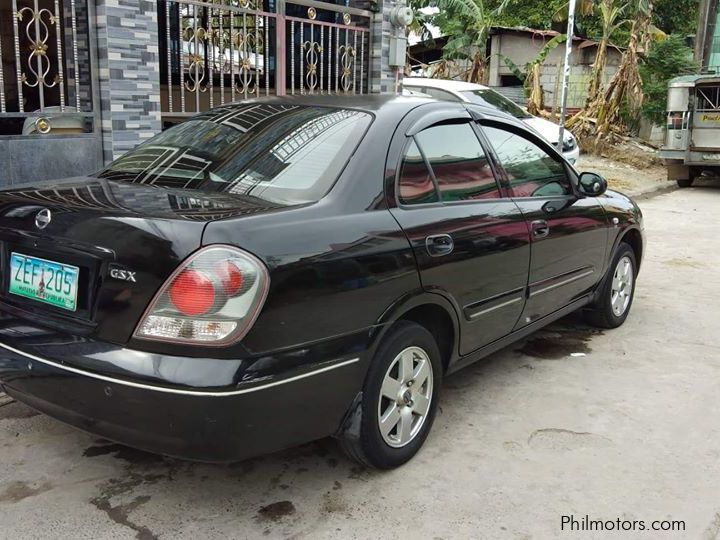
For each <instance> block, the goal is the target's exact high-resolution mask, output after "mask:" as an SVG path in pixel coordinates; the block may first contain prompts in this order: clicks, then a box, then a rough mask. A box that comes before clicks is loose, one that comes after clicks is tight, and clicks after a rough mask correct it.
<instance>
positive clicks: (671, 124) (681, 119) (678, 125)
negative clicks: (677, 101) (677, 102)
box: [667, 112, 685, 129]
mask: <svg viewBox="0 0 720 540" xmlns="http://www.w3.org/2000/svg"><path fill="white" fill-rule="evenodd" d="M684 124H685V113H683V112H671V113H668V120H667V128H668V129H683V128H684Z"/></svg>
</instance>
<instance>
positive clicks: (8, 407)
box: [0, 401, 40, 422]
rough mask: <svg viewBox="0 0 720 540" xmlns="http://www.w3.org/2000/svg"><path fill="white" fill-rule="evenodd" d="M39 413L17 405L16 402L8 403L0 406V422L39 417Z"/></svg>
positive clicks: (19, 404) (20, 404)
mask: <svg viewBox="0 0 720 540" xmlns="http://www.w3.org/2000/svg"><path fill="white" fill-rule="evenodd" d="M39 415H40V413H39V412H37V411H35V410H33V409H31V408H30V407H27V406H25V405H23V404H22V403H18V402H17V401H10V402H7V403H5V404H4V405H0V422H2V421H3V420H16V419H22V418H32V417H33V416H39Z"/></svg>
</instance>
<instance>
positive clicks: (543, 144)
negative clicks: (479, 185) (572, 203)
mask: <svg viewBox="0 0 720 540" xmlns="http://www.w3.org/2000/svg"><path fill="white" fill-rule="evenodd" d="M473 123H474V124H477V126H478V128H479V129H480V131H481V132H482V136H483V139H484V140H485V141H487V144H488V146H489V147H490V151H491V153H492V155H493V159H494V160H495V161H496V163H497V167H498V170H499V171H500V174H501V176H502V178H503V184H504V185H505V187H506V189H507V194H508V197H509V198H511V199H513V200H517V201H537V200H539V199H545V200H568V199H579V198H580V197H581V196H580V193H579V191H578V187H577V175H576V174H575V172H574V170H573V169H572V167H571V166H570V165H569V163H568V162H567V161H566V160H565V157H564V156H562V155H561V154H560V153H559V152H558V151H557V149H555V148H554V147H553V146H552V145H550V144H549V143H548V142H547V141H545V140H543V139H541V138H540V137H537V136H536V135H535V134H534V133H532V132H531V131H529V130H527V129H525V128H522V127H519V126H515V125H513V124H511V123H507V122H502V121H500V120H499V119H495V118H493V119H478V120H475V121H474V122H473ZM485 126H488V127H493V128H495V129H500V130H504V131H508V132H510V133H513V134H514V135H517V136H518V137H521V138H523V139H526V140H528V141H530V142H531V143H533V144H534V145H535V146H537V147H539V148H540V149H541V150H543V151H544V152H545V153H546V154H548V155H549V156H550V157H551V158H553V159H554V160H555V161H557V162H558V163H559V164H560V165H562V167H563V169H564V170H565V177H566V178H567V180H568V183H569V184H570V193H568V194H565V195H548V196H545V197H532V196H530V197H518V196H516V195H515V190H514V189H513V187H512V185H511V183H510V180H509V178H508V174H507V170H506V169H505V166H504V165H503V164H502V161H500V158H499V157H498V156H497V154H496V152H495V147H494V146H493V145H492V142H490V138H489V137H488V136H487V133H486V132H485V130H484V129H483V128H484V127H485ZM548 150H549V151H548Z"/></svg>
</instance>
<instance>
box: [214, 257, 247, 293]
mask: <svg viewBox="0 0 720 540" xmlns="http://www.w3.org/2000/svg"><path fill="white" fill-rule="evenodd" d="M215 272H216V273H217V275H218V277H219V278H220V282H221V283H222V286H223V290H224V291H225V294H227V295H228V296H237V294H238V293H240V291H241V290H242V287H243V283H245V277H244V276H243V273H242V270H240V268H239V267H238V265H237V264H235V263H234V262H232V261H221V262H219V263H218V264H217V265H216V266H215Z"/></svg>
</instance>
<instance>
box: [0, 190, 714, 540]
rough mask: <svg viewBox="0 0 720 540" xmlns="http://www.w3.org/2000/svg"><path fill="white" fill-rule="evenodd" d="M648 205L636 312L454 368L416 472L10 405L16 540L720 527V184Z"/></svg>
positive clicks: (328, 448)
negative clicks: (573, 524)
mask: <svg viewBox="0 0 720 540" xmlns="http://www.w3.org/2000/svg"><path fill="white" fill-rule="evenodd" d="M642 206H643V208H644V211H645V215H646V220H647V232H648V236H649V238H650V242H651V244H650V246H649V249H648V254H647V257H646V262H645V267H644V269H643V273H642V275H641V280H640V282H639V286H638V289H637V298H636V303H635V307H634V310H633V313H632V315H631V317H630V319H629V320H628V323H627V324H626V325H625V326H624V327H623V328H621V329H619V330H616V331H614V332H607V333H601V332H596V331H593V330H590V329H588V328H586V327H584V326H582V325H581V324H580V323H579V321H578V320H577V319H572V318H571V319H568V320H565V321H563V323H562V324H559V325H555V326H553V327H552V328H551V329H549V330H548V331H545V332H542V333H541V334H538V335H535V336H533V337H532V338H531V339H530V340H528V341H527V342H525V343H521V344H518V345H516V346H514V347H510V348H508V349H506V350H504V351H502V352H500V353H499V354H496V355H494V356H492V357H491V358H489V359H488V360H487V361H485V362H483V363H481V364H479V365H476V366H473V367H471V368H469V369H467V370H465V371H464V372H461V373H460V374H458V375H456V376H454V377H452V378H450V379H449V380H448V381H447V384H446V386H445V392H444V395H443V398H442V412H441V414H440V415H439V417H438V420H437V422H436V425H435V428H434V431H433V433H432V435H431V436H430V438H429V440H428V443H427V445H426V447H425V449H424V450H423V451H422V452H421V453H420V455H419V456H418V457H417V458H416V459H415V460H414V461H413V462H412V463H410V464H409V465H407V466H405V467H403V468H401V469H399V470H397V471H393V472H389V473H378V472H371V471H366V470H363V469H361V468H359V467H357V466H356V465H355V464H353V463H352V462H350V461H348V460H347V459H346V458H345V457H344V456H343V455H342V454H341V453H339V452H338V450H337V449H336V448H335V446H334V444H333V443H332V442H331V441H323V442H319V443H315V444H311V445H308V446H305V447H302V448H297V449H294V450H289V451H287V452H284V453H281V454H277V455H273V456H268V457H265V458H262V459H256V460H253V461H248V462H245V463H240V464H237V465H234V466H209V465H197V464H190V463H184V462H180V461H174V460H168V459H162V458H159V457H156V456H152V455H147V454H143V453H141V452H137V451H133V450H130V449H127V448H124V447H121V446H117V445H112V444H109V443H106V442H103V441H98V440H97V439H95V438H93V437H91V436H89V435H85V434H82V433H79V432H77V431H74V430H73V429H71V428H68V427H65V426H64V425H62V424H60V423H57V422H55V421H53V420H50V419H49V418H46V417H44V416H40V415H37V414H36V413H34V412H33V411H31V410H29V409H27V408H25V407H23V406H21V405H18V404H9V405H4V406H2V407H0V537H1V538H10V539H19V538H59V537H62V538H73V539H78V538H93V539H102V538H136V537H137V538H151V537H153V536H157V537H160V538H177V537H185V538H193V537H195V538H200V537H207V538H252V537H259V536H262V535H265V536H266V537H271V538H275V537H286V536H293V537H310V538H400V537H406V536H407V537H411V536H416V537H422V538H434V537H435V538H467V537H474V538H490V539H502V538H517V539H521V538H522V539H526V538H535V539H544V538H556V537H557V538H597V537H600V536H601V535H599V534H597V533H577V532H574V533H571V532H567V531H566V532H561V531H560V524H561V516H562V515H568V514H573V515H574V516H575V517H576V518H577V519H578V520H579V519H582V518H583V517H584V516H585V515H589V516H590V517H591V518H592V519H604V520H615V519H617V518H621V519H627V520H645V521H646V523H647V525H648V526H650V522H651V521H653V520H656V519H659V520H663V519H672V520H684V521H685V523H686V527H687V530H686V531H685V532H684V533H679V534H678V533H676V534H669V533H662V534H661V533H653V532H645V533H638V532H636V533H612V534H609V535H605V537H607V536H610V537H617V538H700V539H705V540H709V539H715V538H719V537H720V536H719V535H720V499H719V498H718V494H719V493H720V488H719V487H718V478H719V477H720V423H719V422H718V418H719V417H720V414H719V413H720V399H719V396H720V333H719V332H718V319H719V318H720V304H718V299H719V298H720V272H718V270H717V268H718V267H719V266H720V249H719V244H718V240H717V237H718V236H717V235H718V230H720V183H719V184H718V185H716V186H715V187H707V188H697V189H691V190H683V191H676V192H673V193H670V194H666V195H662V196H659V197H657V198H654V199H651V200H647V201H644V202H643V203H642ZM573 353H575V355H574V356H572V354H573ZM577 353H581V355H578V354H577Z"/></svg>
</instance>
